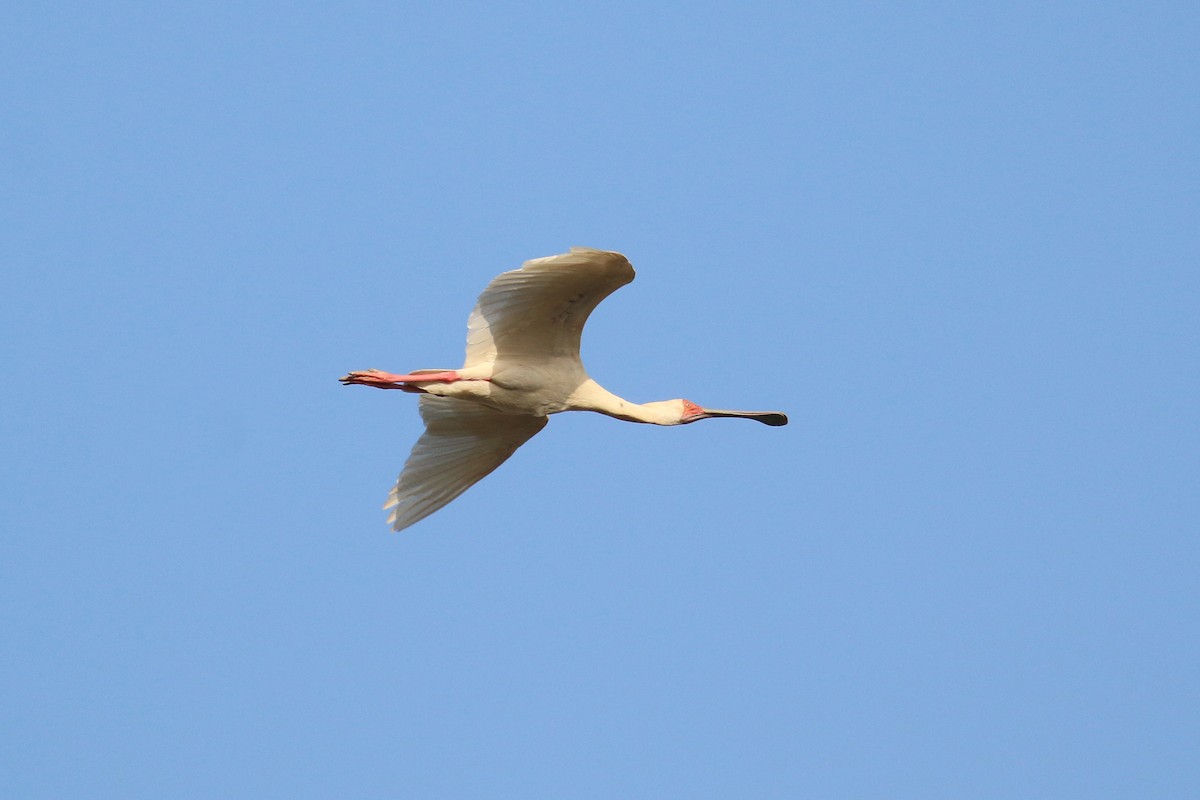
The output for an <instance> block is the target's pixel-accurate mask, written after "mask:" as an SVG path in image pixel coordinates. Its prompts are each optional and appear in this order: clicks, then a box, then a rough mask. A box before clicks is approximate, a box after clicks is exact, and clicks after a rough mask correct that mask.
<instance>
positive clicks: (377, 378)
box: [339, 369, 461, 392]
mask: <svg viewBox="0 0 1200 800" xmlns="http://www.w3.org/2000/svg"><path fill="white" fill-rule="evenodd" d="M339 380H340V381H341V382H342V383H343V384H345V385H347V386H349V385H350V384H352V383H356V384H359V385H360V386H374V387H375V388H377V389H401V390H403V391H407V392H419V391H421V390H420V389H419V388H418V387H416V386H409V385H407V384H410V383H418V382H421V383H429V382H434V383H453V382H454V381H457V380H461V379H460V378H459V377H458V373H457V372H455V371H454V370H446V371H444V372H438V371H434V370H430V371H428V372H415V373H411V374H408V375H393V374H392V373H390V372H380V371H379V370H377V369H368V370H359V371H357V372H351V373H350V374H349V375H343V376H342V377H341V378H339Z"/></svg>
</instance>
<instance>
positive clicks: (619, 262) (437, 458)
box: [342, 247, 787, 530]
mask: <svg viewBox="0 0 1200 800" xmlns="http://www.w3.org/2000/svg"><path fill="white" fill-rule="evenodd" d="M633 277H634V272H633V267H632V265H630V263H629V261H628V260H627V259H626V258H625V256H623V255H621V254H620V253H611V252H606V251H603V250H591V249H588V248H582V247H574V248H571V251H570V252H569V253H564V254H562V255H558V256H551V257H549V258H539V259H535V260H533V261H528V262H526V263H525V264H524V266H522V268H521V269H518V270H512V271H511V272H505V273H503V274H501V275H499V276H498V277H496V278H495V279H494V280H493V281H492V282H491V283H490V284H488V287H487V288H486V289H485V290H484V292H483V294H481V295H480V296H479V301H478V303H477V304H476V306H475V309H474V310H473V311H472V312H471V317H470V319H469V321H468V323H467V353H466V359H465V360H464V363H463V366H462V368H461V369H458V370H436V369H430V370H417V371H415V372H412V373H409V374H406V375H392V374H389V373H382V372H377V371H375V370H368V371H365V372H352V373H350V374H349V375H346V376H345V377H343V378H342V381H343V383H347V384H351V383H359V384H364V385H369V386H376V387H379V388H384V389H402V390H404V391H408V392H417V393H420V395H421V397H420V410H421V417H422V419H423V420H424V421H425V427H426V429H425V433H424V435H422V436H421V438H420V440H419V441H418V442H417V444H416V446H415V447H414V448H413V452H412V455H411V456H410V457H409V460H408V462H407V463H406V464H405V467H404V470H403V472H401V474H400V478H399V480H398V481H397V482H396V485H395V487H393V489H392V491H391V493H390V494H389V496H388V504H387V505H386V506H385V508H388V507H393V508H394V510H393V511H392V516H391V518H390V520H389V521H390V522H391V523H392V526H393V528H394V529H395V530H401V529H403V528H405V527H407V526H409V525H411V524H413V523H414V522H417V521H418V520H420V519H423V518H424V517H426V516H428V515H429V514H432V513H433V512H434V511H436V510H438V509H439V508H441V507H442V506H444V505H446V504H447V503H449V502H450V501H451V500H453V499H454V498H455V497H457V496H458V495H459V494H461V493H462V492H464V491H466V489H468V488H469V487H470V486H472V485H473V484H474V483H476V482H477V481H478V480H479V479H481V478H483V477H484V476H485V475H487V474H488V473H489V472H491V471H492V470H494V469H495V468H496V467H498V466H499V465H500V464H502V463H503V462H504V461H505V460H506V459H507V458H508V457H509V456H510V455H512V454H513V452H515V451H516V449H517V448H518V447H520V446H521V445H522V444H524V443H525V442H526V441H528V440H529V439H530V438H531V437H532V436H533V435H534V434H536V433H537V432H538V431H540V430H541V429H542V428H543V427H545V425H546V420H547V417H548V416H549V415H550V414H556V413H558V412H560V411H596V412H599V413H602V414H607V415H608V416H611V417H615V418H617V419H622V420H627V421H629V422H645V423H651V424H656V425H680V424H684V423H688V422H693V421H695V420H698V419H704V418H707V417H719V416H740V417H749V418H752V419H757V420H759V421H760V422H764V423H766V424H768V425H784V424H786V423H787V417H785V416H784V415H783V414H779V413H778V412H745V411H713V410H710V409H702V408H700V407H699V406H697V405H695V404H694V403H691V402H689V401H687V400H664V401H660V402H655V403H633V402H630V401H628V400H624V399H622V398H620V397H618V396H616V395H614V394H612V393H611V392H609V391H607V390H606V389H604V388H603V387H602V386H600V385H599V384H598V383H596V382H595V381H594V380H592V379H591V378H590V377H588V374H587V371H586V370H585V369H584V367H583V362H582V361H581V360H580V356H579V343H580V337H581V335H582V333H583V327H584V325H585V324H586V323H587V319H588V316H589V315H590V314H591V312H592V311H593V310H594V309H595V308H596V306H597V305H598V304H599V303H600V301H602V300H603V299H604V298H606V297H608V296H609V295H610V294H612V293H613V292H614V291H616V290H617V289H619V288H620V287H622V286H624V285H625V284H627V283H629V282H630V281H632V280H633Z"/></svg>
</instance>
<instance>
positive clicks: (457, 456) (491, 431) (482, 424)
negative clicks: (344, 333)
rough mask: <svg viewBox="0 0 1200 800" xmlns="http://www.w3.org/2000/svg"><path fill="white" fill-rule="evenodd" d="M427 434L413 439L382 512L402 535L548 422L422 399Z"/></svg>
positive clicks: (460, 403) (426, 396)
mask: <svg viewBox="0 0 1200 800" xmlns="http://www.w3.org/2000/svg"><path fill="white" fill-rule="evenodd" d="M420 408H421V419H423V420H424V421H425V433H423V434H421V438H420V439H418V440H417V443H416V445H415V446H414V447H413V450H412V454H411V455H410V456H409V457H408V461H406V462H405V464H404V469H403V471H401V473H400V479H399V480H397V481H396V485H395V486H394V487H392V491H391V492H389V493H388V501H387V504H386V505H384V508H385V509H386V508H392V507H393V506H394V507H395V508H394V510H393V511H392V514H391V516H390V517H389V518H388V522H390V523H391V525H392V529H393V530H397V531H399V530H403V529H404V528H407V527H408V526H409V525H412V524H413V523H414V522H417V521H419V520H422V519H424V518H425V517H427V516H429V515H430V514H432V513H433V512H435V511H437V510H438V509H439V508H441V507H442V506H444V505H446V504H447V503H449V502H450V501H451V500H453V499H454V498H456V497H458V496H459V495H460V494H462V493H463V492H465V491H466V490H467V489H469V488H470V487H471V486H473V485H474V484H475V483H477V482H478V481H479V480H480V479H481V478H483V477H484V476H485V475H487V474H488V473H489V472H491V471H492V470H494V469H495V468H496V467H498V466H500V465H501V464H503V463H504V462H505V461H506V460H507V459H508V457H509V456H511V455H512V454H513V453H515V452H516V451H517V448H518V447H520V446H521V445H523V444H525V442H527V441H529V440H530V439H531V438H533V435H534V434H535V433H537V432H538V431H540V430H541V429H542V428H544V427H546V417H535V416H531V415H527V414H502V413H500V412H499V411H493V410H492V409H490V408H487V407H485V406H481V405H478V404H476V403H472V402H471V401H469V400H458V399H455V398H452V397H436V396H434V395H431V394H423V395H421V397H420Z"/></svg>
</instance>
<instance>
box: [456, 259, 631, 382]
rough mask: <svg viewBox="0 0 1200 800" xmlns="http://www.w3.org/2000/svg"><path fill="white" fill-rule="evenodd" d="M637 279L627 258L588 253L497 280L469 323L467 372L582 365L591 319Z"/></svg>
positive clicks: (528, 266) (532, 264)
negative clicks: (558, 361) (516, 363)
mask: <svg viewBox="0 0 1200 800" xmlns="http://www.w3.org/2000/svg"><path fill="white" fill-rule="evenodd" d="M633 276H634V272H633V267H632V266H631V265H630V263H629V260H628V259H627V258H625V256H623V255H621V254H620V253H610V252H607V251H604V250H592V249H590V248H586V247H572V248H571V252H569V253H564V254H562V255H557V256H550V257H549V258H537V259H534V260H532V261H526V262H525V264H524V265H523V266H522V267H521V269H515V270H512V271H511V272H505V273H503V274H501V275H499V276H497V277H496V278H495V279H494V280H492V282H491V283H489V284H488V287H487V288H486V289H484V290H483V294H481V295H480V296H479V302H478V303H477V304H476V305H475V310H474V311H472V312H471V318H470V320H469V321H468V322H467V358H466V361H465V363H464V368H466V367H472V366H476V365H479V364H487V363H493V362H496V361H505V360H507V359H513V360H526V361H528V360H531V359H539V358H552V357H555V356H570V357H574V358H575V359H576V360H578V358H579V337H580V334H581V333H582V332H583V326H584V323H586V322H587V318H588V315H589V314H591V313H592V310H593V309H595V308H596V306H597V305H599V303H600V301H601V300H603V299H604V298H606V297H608V296H609V295H610V294H612V293H613V292H615V291H616V290H617V289H619V288H621V287H622V286H624V285H625V284H627V283H629V282H630V281H632V280H633Z"/></svg>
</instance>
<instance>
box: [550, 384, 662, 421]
mask: <svg viewBox="0 0 1200 800" xmlns="http://www.w3.org/2000/svg"><path fill="white" fill-rule="evenodd" d="M567 406H568V408H570V409H571V410H573V411H597V412H599V413H601V414H607V415H608V416H610V417H616V418H617V419H623V420H625V421H626V422H645V423H649V424H651V425H678V424H679V415H678V414H671V413H670V412H669V411H668V410H667V409H663V408H659V407H657V406H656V404H647V405H641V404H639V403H631V402H630V401H628V400H626V399H624V398H621V397H617V396H616V395H615V394H613V393H612V392H610V391H608V390H607V389H605V388H604V387H603V386H601V385H600V384H598V383H596V382H595V381H594V380H592V379H591V378H588V379H587V380H586V381H584V382H583V383H581V384H580V385H579V388H577V389H576V390H575V391H574V392H572V393H571V396H570V397H569V398H568V399H567Z"/></svg>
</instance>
